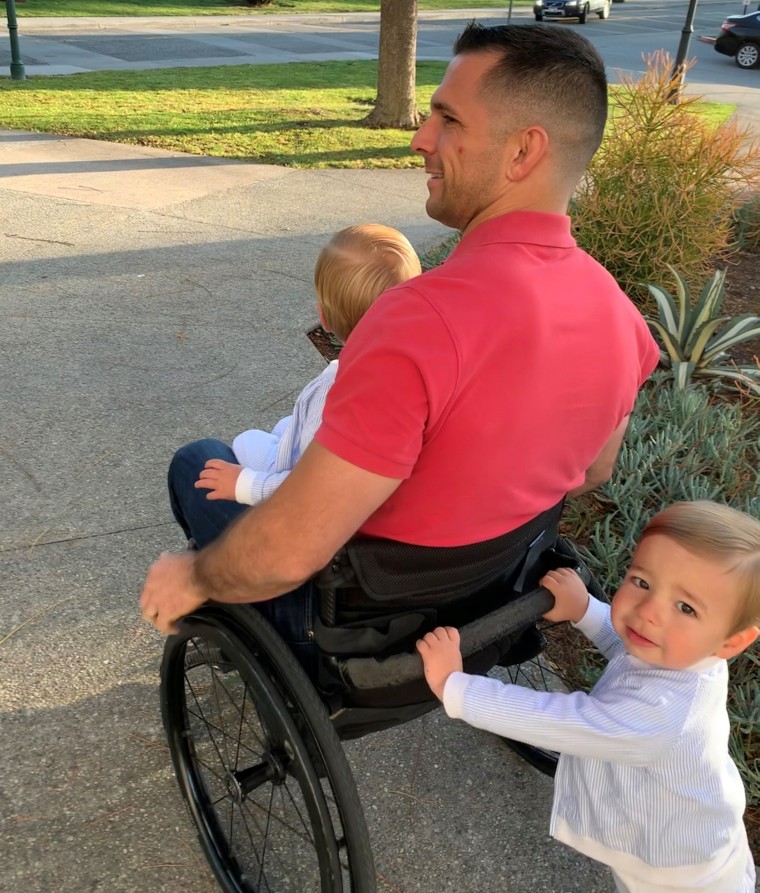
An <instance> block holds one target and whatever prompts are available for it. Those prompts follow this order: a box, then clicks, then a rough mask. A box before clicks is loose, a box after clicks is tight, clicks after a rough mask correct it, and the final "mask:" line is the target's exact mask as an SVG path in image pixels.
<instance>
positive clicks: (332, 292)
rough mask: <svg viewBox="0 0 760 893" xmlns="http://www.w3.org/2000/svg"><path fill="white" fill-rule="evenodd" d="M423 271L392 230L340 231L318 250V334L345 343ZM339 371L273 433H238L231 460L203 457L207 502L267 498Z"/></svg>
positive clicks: (308, 436) (330, 372) (315, 422)
mask: <svg viewBox="0 0 760 893" xmlns="http://www.w3.org/2000/svg"><path fill="white" fill-rule="evenodd" d="M421 272H422V268H421V266H420V261H419V258H418V257H417V254H416V253H415V251H414V248H412V246H411V244H410V243H409V241H408V240H407V238H406V236H404V235H403V234H402V233H400V232H398V230H395V229H393V228H392V227H390V226H382V225H380V224H362V225H359V226H349V227H347V228H346V229H342V230H340V232H338V233H336V234H335V235H334V236H333V237H332V238H331V239H330V241H329V242H328V243H327V245H325V247H324V248H323V249H322V251H321V252H320V254H319V257H318V259H317V265H316V268H315V270H314V286H315V290H316V293H317V309H318V312H319V321H320V323H321V324H322V327H323V329H324V330H325V331H326V332H329V333H332V334H333V335H334V336H335V337H336V338H337V339H338V341H340V342H345V341H346V339H347V338H348V336H349V335H350V334H351V332H352V330H353V329H354V327H355V326H356V324H357V323H358V322H359V320H360V319H361V318H362V316H364V314H365V313H366V311H367V310H368V309H369V308H370V306H371V305H372V303H373V302H374V301H375V299H376V298H379V297H380V295H381V294H382V293H383V292H384V291H385V290H386V289H388V288H391V287H392V286H394V285H399V284H400V283H401V282H405V281H406V280H407V279H411V278H413V277H414V276H418V275H419V274H420V273H421ZM337 372H338V361H337V360H333V361H332V362H331V363H330V364H329V366H328V367H327V368H326V369H325V370H324V372H322V373H320V374H319V375H318V376H317V377H316V378H315V379H313V380H312V381H310V382H309V384H307V385H306V387H305V388H304V389H303V390H302V391H301V393H300V394H299V396H298V399H297V400H296V403H295V406H294V407H293V412H292V414H291V415H289V416H286V417H285V418H284V419H280V421H279V422H277V424H276V425H275V426H274V428H273V429H272V431H271V432H266V431H259V430H255V429H254V430H251V431H244V432H243V433H242V434H238V436H237V437H236V438H235V439H234V441H233V442H232V451H233V452H234V454H235V459H236V460H237V463H231V462H225V461H224V460H222V459H211V460H209V461H208V462H207V463H206V467H205V469H204V471H203V472H201V475H200V478H199V480H198V482H197V483H196V485H195V486H196V487H198V488H201V489H205V490H208V491H209V492H208V493H207V494H206V497H207V499H234V500H235V501H236V502H239V503H241V504H243V505H256V503H258V502H261V500H262V499H265V498H266V497H267V496H270V495H271V494H272V493H273V492H274V491H275V489H276V488H277V487H278V486H279V485H280V484H281V483H282V481H283V480H284V479H285V478H286V477H287V475H288V474H289V473H290V471H291V470H292V469H293V466H294V465H295V464H296V462H297V461H298V457H299V456H300V455H301V454H302V453H303V451H304V450H305V449H306V447H307V446H308V445H309V444H310V443H311V441H312V439H313V438H314V434H315V433H316V431H317V428H319V426H320V424H321V422H322V411H323V409H324V407H325V400H326V399H327V393H328V391H329V390H330V387H331V385H332V383H333V382H334V381H335V376H336V374H337Z"/></svg>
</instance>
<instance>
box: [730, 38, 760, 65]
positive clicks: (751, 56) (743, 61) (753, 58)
mask: <svg viewBox="0 0 760 893" xmlns="http://www.w3.org/2000/svg"><path fill="white" fill-rule="evenodd" d="M734 61H735V62H736V64H737V65H738V66H739V68H757V67H758V65H760V46H758V44H756V43H750V42H749V41H748V42H747V43H743V44H742V45H741V46H740V47H739V49H738V50H737V51H736V56H735V59H734Z"/></svg>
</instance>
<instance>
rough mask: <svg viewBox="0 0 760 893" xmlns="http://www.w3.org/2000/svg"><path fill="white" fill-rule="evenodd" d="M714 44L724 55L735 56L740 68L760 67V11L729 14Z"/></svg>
mask: <svg viewBox="0 0 760 893" xmlns="http://www.w3.org/2000/svg"><path fill="white" fill-rule="evenodd" d="M714 46H715V49H716V50H717V51H718V52H719V53H723V55H724V56H733V57H734V61H735V62H736V64H737V65H738V66H739V68H760V12H751V13H750V14H749V15H743V16H741V15H735V16H729V17H728V18H727V19H726V21H725V22H723V24H722V25H721V26H720V35H719V36H718V37H717V38H716V40H715V44H714Z"/></svg>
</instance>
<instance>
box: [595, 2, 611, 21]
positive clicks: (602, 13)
mask: <svg viewBox="0 0 760 893" xmlns="http://www.w3.org/2000/svg"><path fill="white" fill-rule="evenodd" d="M597 15H598V16H599V18H600V19H608V18H609V17H610V0H607V2H606V3H605V4H604V6H603V7H602V8H601V9H600V10H599V12H598V13H597Z"/></svg>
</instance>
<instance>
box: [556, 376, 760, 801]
mask: <svg viewBox="0 0 760 893" xmlns="http://www.w3.org/2000/svg"><path fill="white" fill-rule="evenodd" d="M662 384H663V373H661V372H660V373H656V374H655V375H654V376H653V378H652V380H651V382H650V383H649V384H648V385H647V386H646V387H645V388H644V390H643V391H642V393H641V395H640V396H639V401H638V404H637V407H636V412H635V414H634V415H633V416H632V418H631V423H630V425H629V429H628V432H627V435H626V440H625V443H624V445H623V448H622V449H621V452H620V457H619V459H618V464H617V467H616V470H615V474H614V476H613V479H612V480H611V481H610V482H609V483H608V484H606V485H605V486H604V487H603V488H602V489H601V490H599V491H595V492H591V493H588V494H586V495H584V496H582V497H581V498H579V499H576V500H570V501H569V502H568V505H567V508H566V509H565V515H564V525H565V528H566V530H567V531H568V533H569V535H570V536H571V538H572V539H573V540H574V541H575V542H576V544H577V545H578V548H579V550H580V551H581V553H582V555H583V557H584V559H586V561H587V562H588V564H589V567H590V568H591V570H592V572H593V573H594V574H595V575H596V576H597V578H598V579H599V581H600V582H601V583H602V585H603V586H604V588H605V591H607V592H609V593H613V592H614V591H615V590H616V589H617V587H618V586H619V585H620V581H621V579H622V577H623V575H624V572H625V568H626V566H627V564H628V561H629V558H630V554H631V552H632V550H633V547H634V545H635V543H636V541H637V539H638V536H639V534H640V533H641V530H642V529H643V527H644V526H645V524H646V522H647V521H648V520H649V519H650V518H651V516H652V515H653V514H654V513H655V512H657V511H659V510H660V509H661V508H664V507H665V506H666V505H670V504H671V503H673V502H678V501H679V500H684V499H686V500H693V499H713V500H716V501H719V502H725V503H727V504H729V505H732V506H734V507H735V508H738V509H740V510H742V511H745V512H748V513H749V514H751V515H754V516H755V517H760V461H758V460H759V458H760V457H759V456H758V447H759V446H760V443H759V441H758V432H757V420H756V413H755V411H754V410H753V408H752V407H751V406H750V407H749V409H748V410H744V409H743V408H742V406H741V405H740V404H738V403H734V404H729V403H716V402H712V403H711V402H710V399H709V395H708V393H707V391H705V390H704V389H703V388H690V389H689V390H686V391H679V390H676V389H674V388H670V387H662ZM758 666H760V647H758V645H755V646H754V647H753V649H751V650H750V651H748V652H745V653H744V654H742V655H739V656H738V657H737V658H735V659H734V660H733V661H732V666H731V681H730V684H729V702H728V708H729V715H730V717H731V726H732V728H731V739H730V747H731V753H732V756H733V757H734V759H735V761H736V763H737V765H738V767H739V771H740V772H741V775H742V778H743V780H744V784H745V787H746V789H747V799H748V802H749V803H750V804H751V805H753V806H760V710H758V707H757V705H758V704H760V682H759V680H758V672H757V670H758Z"/></svg>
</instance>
